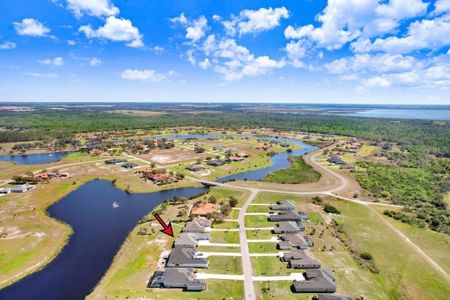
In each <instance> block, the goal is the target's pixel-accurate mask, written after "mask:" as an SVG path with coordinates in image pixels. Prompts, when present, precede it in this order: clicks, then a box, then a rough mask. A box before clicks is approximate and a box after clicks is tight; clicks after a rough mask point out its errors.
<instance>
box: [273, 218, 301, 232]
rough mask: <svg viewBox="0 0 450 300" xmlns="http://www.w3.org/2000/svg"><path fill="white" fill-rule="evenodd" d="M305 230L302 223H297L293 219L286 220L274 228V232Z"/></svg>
mask: <svg viewBox="0 0 450 300" xmlns="http://www.w3.org/2000/svg"><path fill="white" fill-rule="evenodd" d="M299 225H300V226H299ZM303 230H305V227H303V225H302V224H301V223H300V224H297V223H296V222H293V221H285V222H280V223H278V224H277V226H275V228H274V229H273V233H277V234H278V233H297V232H300V231H303Z"/></svg>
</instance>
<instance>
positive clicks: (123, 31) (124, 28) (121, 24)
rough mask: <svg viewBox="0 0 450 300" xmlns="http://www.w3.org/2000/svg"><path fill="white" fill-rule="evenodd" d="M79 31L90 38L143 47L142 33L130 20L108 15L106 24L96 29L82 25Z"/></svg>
mask: <svg viewBox="0 0 450 300" xmlns="http://www.w3.org/2000/svg"><path fill="white" fill-rule="evenodd" d="M79 31H81V32H83V33H84V34H85V35H86V37H88V38H100V39H106V40H111V41H115V42H126V43H127V44H126V45H127V46H128V47H134V48H138V47H143V46H144V43H143V42H142V35H141V33H140V32H139V29H138V28H136V27H134V26H133V24H132V23H131V21H130V20H128V19H123V18H116V17H113V16H111V17H108V18H107V19H106V23H105V25H103V26H102V27H99V28H98V29H96V30H94V29H92V27H91V26H90V25H85V26H81V27H80V29H79Z"/></svg>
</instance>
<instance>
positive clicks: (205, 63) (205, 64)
mask: <svg viewBox="0 0 450 300" xmlns="http://www.w3.org/2000/svg"><path fill="white" fill-rule="evenodd" d="M198 65H199V67H200V68H202V69H204V70H206V69H208V68H209V67H211V62H210V61H209V58H205V59H204V60H203V61H201V62H199V63H198Z"/></svg>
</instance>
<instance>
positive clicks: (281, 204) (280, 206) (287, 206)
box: [270, 200, 295, 210]
mask: <svg viewBox="0 0 450 300" xmlns="http://www.w3.org/2000/svg"><path fill="white" fill-rule="evenodd" d="M270 209H271V210H295V203H294V202H292V201H291V200H284V201H278V202H277V204H275V205H271V206H270Z"/></svg>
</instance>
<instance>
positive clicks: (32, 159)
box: [0, 151, 73, 165]
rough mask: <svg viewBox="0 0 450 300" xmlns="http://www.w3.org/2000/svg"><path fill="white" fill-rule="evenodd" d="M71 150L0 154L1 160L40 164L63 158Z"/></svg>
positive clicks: (20, 163)
mask: <svg viewBox="0 0 450 300" xmlns="http://www.w3.org/2000/svg"><path fill="white" fill-rule="evenodd" d="M70 153H73V152H71V151H64V152H53V153H34V154H20V155H0V161H10V162H14V163H16V164H19V165H40V164H48V163H51V162H55V161H58V160H61V159H63V158H64V157H66V156H67V155H68V154H70Z"/></svg>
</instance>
